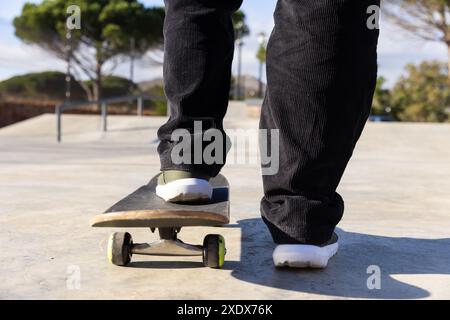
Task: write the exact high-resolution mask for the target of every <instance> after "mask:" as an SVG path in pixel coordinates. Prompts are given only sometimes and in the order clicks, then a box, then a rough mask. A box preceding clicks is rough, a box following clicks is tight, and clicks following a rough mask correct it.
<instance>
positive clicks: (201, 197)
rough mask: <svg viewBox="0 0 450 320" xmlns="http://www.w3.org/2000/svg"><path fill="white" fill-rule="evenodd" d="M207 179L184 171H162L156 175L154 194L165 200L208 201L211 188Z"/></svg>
mask: <svg viewBox="0 0 450 320" xmlns="http://www.w3.org/2000/svg"><path fill="white" fill-rule="evenodd" d="M207 179H208V178H206V177H196V175H194V174H192V173H190V172H185V171H175V170H171V171H163V172H162V173H161V175H160V176H159V177H158V185H157V186H156V195H158V196H159V197H160V198H163V199H164V200H165V201H167V202H194V201H209V200H210V199H211V198H212V194H213V188H212V187H211V185H210V184H209V182H208V180H207Z"/></svg>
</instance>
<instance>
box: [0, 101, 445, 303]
mask: <svg viewBox="0 0 450 320" xmlns="http://www.w3.org/2000/svg"><path fill="white" fill-rule="evenodd" d="M164 120H165V119H164V118H158V117H153V118H138V117H132V116H112V117H110V118H109V127H110V131H109V132H108V133H101V132H99V127H100V119H99V117H96V116H80V115H65V116H64V117H63V142H62V143H61V144H57V143H56V142H55V117H54V115H44V116H41V117H38V118H35V119H31V120H28V121H25V122H22V123H18V124H16V125H13V126H10V127H6V128H4V129H1V130H0V204H1V205H0V226H1V230H0V252H1V257H2V259H1V260H0V298H2V299H14V298H19V299H57V298H62V299H101V298H107V299H119V298H125V299H135V298H137V299H181V298H183V299H203V298H212V299H328V298H337V299H345V298H357V299H359V298H400V299H416V298H434V299H444V298H447V299H449V298H450V289H449V288H450V250H449V248H450V219H449V217H450V211H449V208H450V125H448V124H447V125H445V124H444V125H439V124H406V123H405V124H404V123H370V124H368V126H367V129H366V131H365V133H364V135H363V137H362V139H361V141H360V143H359V145H358V148H357V150H356V151H355V155H354V158H353V160H352V161H351V163H350V164H349V167H348V170H347V172H346V174H345V176H344V178H343V180H342V184H341V186H340V188H339V192H340V193H341V194H342V195H343V197H344V198H345V200H346V212H345V216H344V219H343V221H342V222H341V224H340V225H339V229H338V233H339V236H340V245H341V249H340V251H339V253H338V254H337V256H336V257H335V258H334V259H333V260H331V261H330V264H329V267H328V269H326V270H324V271H311V270H276V269H275V268H274V267H273V266H272V260H271V253H272V249H273V244H272V242H271V240H270V237H269V234H268V232H267V231H266V229H265V226H264V225H263V223H262V222H261V220H260V219H259V199H260V198H261V194H262V188H261V179H260V176H259V167H258V165H257V164H256V162H255V161H253V160H255V157H254V156H255V155H254V154H250V155H249V159H250V160H251V161H250V160H249V161H248V162H250V163H249V164H230V165H229V166H227V167H226V168H225V169H224V171H223V172H224V174H225V175H226V176H227V177H228V178H229V180H230V181H231V185H232V193H231V214H232V217H233V223H232V224H231V225H230V226H228V227H226V228H222V229H214V228H186V229H184V230H183V231H182V233H181V238H182V239H183V240H184V241H192V242H198V243H200V242H201V241H202V238H203V236H204V235H205V234H207V233H211V232H212V233H216V232H220V233H222V234H223V235H224V236H225V238H226V241H227V246H228V254H227V262H226V264H225V266H224V269H223V270H212V269H207V268H203V267H202V264H201V261H200V259H199V258H197V257H194V258H162V257H143V256H135V257H133V258H134V259H133V262H132V263H131V265H130V266H129V267H127V268H120V267H116V266H112V265H110V264H109V263H108V262H107V260H106V257H105V255H106V254H105V248H106V241H107V238H108V235H109V233H110V232H111V231H112V230H109V229H92V228H90V226H89V220H90V218H91V217H92V216H93V215H95V214H98V213H101V212H103V210H105V209H106V208H108V207H109V206H110V205H111V204H113V203H114V202H116V201H117V200H119V199H121V198H122V197H123V196H125V195H127V194H128V193H130V192H131V191H133V190H134V189H136V188H137V187H139V186H140V185H142V184H145V183H146V182H147V180H148V179H149V178H150V177H151V176H152V175H154V174H155V173H156V172H157V170H158V157H157V153H156V147H157V140H156V130H157V128H158V126H159V125H160V124H161V123H163V121H164ZM226 127H227V128H244V129H245V128H247V129H248V128H253V129H255V128H257V120H256V119H247V118H246V113H245V110H244V108H243V106H242V105H239V104H232V105H231V107H230V114H229V115H228V117H227V121H226ZM131 231H132V234H133V236H134V239H135V241H138V242H139V241H142V242H145V241H149V240H151V239H154V238H155V235H153V234H151V233H150V232H149V231H147V230H143V229H136V230H131ZM368 272H369V273H368ZM378 272H379V273H378ZM378 274H379V275H380V279H379V280H380V281H379V283H378V282H377V275H378ZM368 284H369V286H368ZM377 284H379V285H380V286H381V288H380V289H373V287H374V286H375V287H376V285H377ZM370 288H372V289H370Z"/></svg>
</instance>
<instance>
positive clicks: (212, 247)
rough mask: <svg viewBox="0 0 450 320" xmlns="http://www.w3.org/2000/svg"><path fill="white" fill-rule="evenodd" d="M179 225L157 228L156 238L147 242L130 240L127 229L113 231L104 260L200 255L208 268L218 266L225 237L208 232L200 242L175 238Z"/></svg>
mask: <svg viewBox="0 0 450 320" xmlns="http://www.w3.org/2000/svg"><path fill="white" fill-rule="evenodd" d="M180 230H181V228H170V227H169V228H159V229H158V231H159V237H160V239H159V240H156V241H153V242H150V243H139V244H138V243H133V239H132V237H131V235H130V234H129V233H128V232H125V233H123V232H114V233H113V234H111V236H110V238H109V241H108V260H109V261H110V262H111V263H113V264H115V265H118V266H126V265H127V264H129V263H130V262H131V257H132V255H133V254H135V255H151V256H202V257H203V264H204V265H205V266H207V267H210V268H221V267H222V265H223V263H224V260H225V253H226V249H225V239H224V238H223V237H222V236H221V235H217V234H209V235H207V236H206V237H205V239H204V241H203V245H202V246H201V245H192V244H187V243H184V242H183V241H181V240H179V239H178V237H177V235H178V233H179V232H180Z"/></svg>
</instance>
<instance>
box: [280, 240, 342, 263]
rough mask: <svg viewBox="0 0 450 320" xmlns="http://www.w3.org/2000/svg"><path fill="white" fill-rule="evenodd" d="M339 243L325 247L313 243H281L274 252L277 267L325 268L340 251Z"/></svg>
mask: <svg viewBox="0 0 450 320" xmlns="http://www.w3.org/2000/svg"><path fill="white" fill-rule="evenodd" d="M338 248H339V245H338V243H337V242H336V243H333V244H330V245H328V246H325V247H318V246H313V245H290V244H287V245H279V246H277V247H276V248H275V250H274V252H273V262H274V264H275V266H276V267H291V268H314V269H323V268H325V267H326V266H327V265H328V260H330V258H331V257H333V256H334V255H335V254H336V253H337V251H338Z"/></svg>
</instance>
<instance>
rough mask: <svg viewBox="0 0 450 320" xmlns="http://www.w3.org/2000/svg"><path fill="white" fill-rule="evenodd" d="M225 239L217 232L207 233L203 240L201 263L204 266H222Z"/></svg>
mask: <svg viewBox="0 0 450 320" xmlns="http://www.w3.org/2000/svg"><path fill="white" fill-rule="evenodd" d="M225 253H226V250H225V239H224V237H222V236H221V235H218V234H208V235H207V236H206V237H205V239H204V240H203V264H204V265H205V267H210V268H222V266H223V264H224V262H225Z"/></svg>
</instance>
